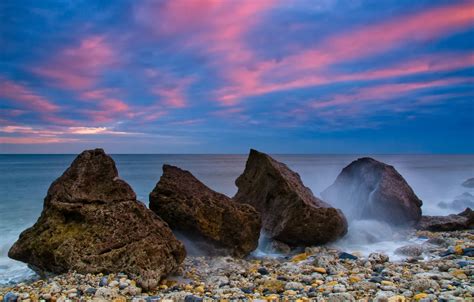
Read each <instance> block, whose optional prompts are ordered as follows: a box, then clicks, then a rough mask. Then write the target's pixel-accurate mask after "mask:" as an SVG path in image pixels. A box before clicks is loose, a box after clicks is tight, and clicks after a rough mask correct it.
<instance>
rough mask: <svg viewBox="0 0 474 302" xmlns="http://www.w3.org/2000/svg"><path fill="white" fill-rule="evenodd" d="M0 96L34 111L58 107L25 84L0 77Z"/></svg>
mask: <svg viewBox="0 0 474 302" xmlns="http://www.w3.org/2000/svg"><path fill="white" fill-rule="evenodd" d="M0 98H3V99H6V100H9V101H11V102H13V104H14V105H20V106H22V107H24V108H26V109H29V110H31V111H34V112H43V113H50V112H56V111H58V110H59V107H58V106H57V105H55V104H54V103H52V102H50V101H48V100H47V99H46V98H44V97H43V96H41V95H39V94H37V93H35V92H33V91H32V90H31V89H29V88H28V87H27V86H25V85H23V84H20V83H15V82H13V81H9V80H5V79H1V78H0Z"/></svg>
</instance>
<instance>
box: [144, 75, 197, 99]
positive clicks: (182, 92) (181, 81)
mask: <svg viewBox="0 0 474 302" xmlns="http://www.w3.org/2000/svg"><path fill="white" fill-rule="evenodd" d="M145 76H146V77H147V80H148V82H149V83H150V86H151V89H150V92H151V93H152V94H153V95H155V96H158V97H159V100H158V101H157V102H156V103H155V104H154V106H157V107H162V108H185V107H187V106H188V105H189V104H188V102H187V100H186V91H187V89H188V88H189V86H190V85H191V84H192V83H193V82H194V81H195V80H196V79H195V78H194V77H182V78H179V77H177V76H175V75H174V74H172V73H169V72H163V71H159V70H157V69H151V68H148V69H145Z"/></svg>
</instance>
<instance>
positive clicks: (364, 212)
mask: <svg viewBox="0 0 474 302" xmlns="http://www.w3.org/2000/svg"><path fill="white" fill-rule="evenodd" d="M322 196H323V198H324V199H325V200H327V201H328V202H330V203H331V204H332V205H334V206H337V207H340V208H342V209H343V211H344V213H345V214H346V215H348V217H349V219H352V218H355V219H376V220H380V221H385V222H387V223H389V224H392V225H413V224H415V223H416V222H417V221H418V220H419V219H420V217H421V205H422V204H423V203H422V201H421V200H420V199H419V198H418V197H417V196H416V195H415V193H414V192H413V190H412V188H411V187H410V186H409V185H408V183H407V182H406V181H405V179H403V177H402V176H401V175H400V174H399V173H398V172H397V170H395V168H394V167H392V166H389V165H387V164H384V163H382V162H379V161H377V160H375V159H372V158H369V157H365V158H359V159H358V160H356V161H353V162H352V163H351V164H350V165H348V166H347V167H345V168H344V169H343V170H342V172H341V173H340V174H339V176H338V177H337V179H336V181H335V182H334V183H333V184H332V185H331V186H330V187H329V188H327V189H326V190H325V191H324V192H322Z"/></svg>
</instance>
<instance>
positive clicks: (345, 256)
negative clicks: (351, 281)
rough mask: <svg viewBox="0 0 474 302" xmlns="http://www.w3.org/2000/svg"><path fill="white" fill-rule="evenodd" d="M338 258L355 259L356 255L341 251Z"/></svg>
mask: <svg viewBox="0 0 474 302" xmlns="http://www.w3.org/2000/svg"><path fill="white" fill-rule="evenodd" d="M339 259H349V260H357V259H358V258H357V256H354V255H352V254H349V253H346V252H342V253H340V254H339Z"/></svg>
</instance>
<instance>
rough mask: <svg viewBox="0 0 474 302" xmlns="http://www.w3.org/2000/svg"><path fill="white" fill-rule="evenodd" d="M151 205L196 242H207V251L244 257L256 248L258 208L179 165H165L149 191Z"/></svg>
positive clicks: (258, 229)
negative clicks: (222, 191) (228, 194)
mask: <svg viewBox="0 0 474 302" xmlns="http://www.w3.org/2000/svg"><path fill="white" fill-rule="evenodd" d="M150 209H151V210H153V211H154V212H155V213H157V214H158V215H159V216H160V217H162V218H163V219H164V220H165V221H166V222H168V224H169V225H170V226H171V228H172V229H173V230H176V231H177V232H179V233H181V234H184V236H185V237H187V238H193V240H192V241H193V242H194V243H196V242H199V241H204V242H205V243H207V244H205V245H204V244H201V245H202V246H205V247H204V249H206V251H205V252H206V253H210V254H232V255H234V256H238V257H243V256H245V255H248V254H249V253H250V252H251V251H253V250H255V249H256V248H257V245H258V238H259V235H260V228H261V222H260V215H259V214H258V212H257V211H256V210H255V209H254V208H253V207H251V206H249V205H244V204H240V203H237V202H234V201H233V200H232V199H230V198H229V197H227V196H225V195H223V194H220V193H217V192H215V191H213V190H211V189H210V188H208V187H207V186H206V185H204V184H203V183H202V182H200V181H199V180H198V179H196V178H195V177H194V176H193V175H192V174H191V173H190V172H188V171H185V170H182V169H180V168H178V167H174V166H170V165H164V166H163V175H162V176H161V178H160V181H159V182H158V183H157V184H156V187H155V188H154V189H153V191H152V192H151V193H150Z"/></svg>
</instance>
